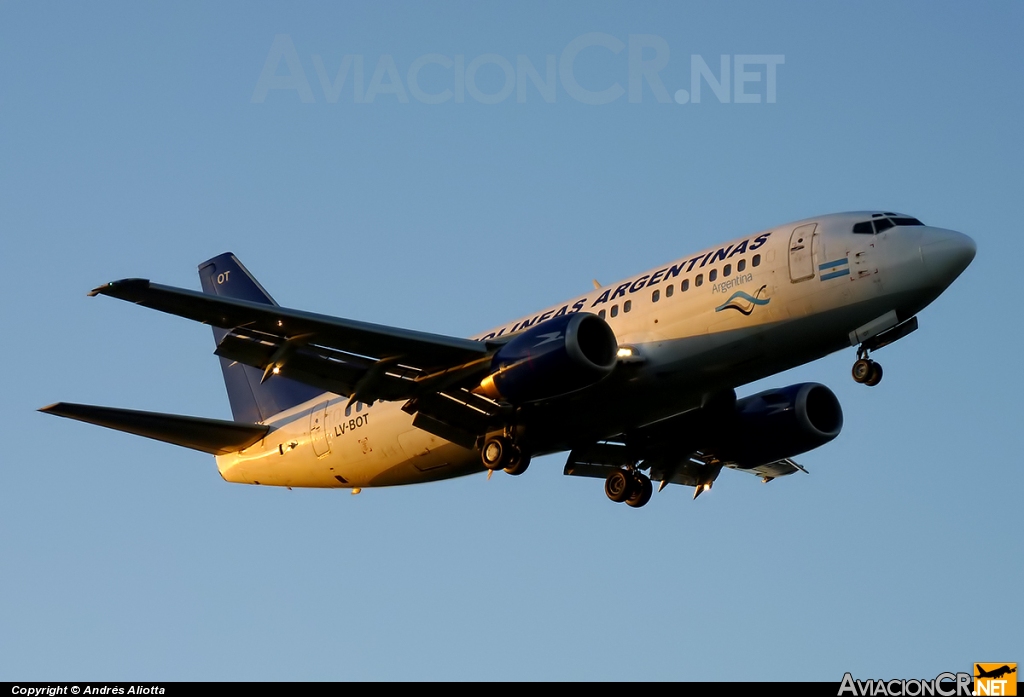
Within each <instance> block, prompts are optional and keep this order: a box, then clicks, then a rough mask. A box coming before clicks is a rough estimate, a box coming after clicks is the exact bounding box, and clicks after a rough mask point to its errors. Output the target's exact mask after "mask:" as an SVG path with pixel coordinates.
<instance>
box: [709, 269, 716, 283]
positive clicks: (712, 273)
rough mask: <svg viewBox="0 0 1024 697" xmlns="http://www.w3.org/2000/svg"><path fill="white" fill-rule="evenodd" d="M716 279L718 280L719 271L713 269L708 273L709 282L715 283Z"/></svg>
mask: <svg viewBox="0 0 1024 697" xmlns="http://www.w3.org/2000/svg"><path fill="white" fill-rule="evenodd" d="M716 278H718V269H711V271H710V272H709V273H708V281H709V282H710V283H714V282H715V279H716Z"/></svg>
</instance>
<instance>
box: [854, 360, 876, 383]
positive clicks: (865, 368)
mask: <svg viewBox="0 0 1024 697" xmlns="http://www.w3.org/2000/svg"><path fill="white" fill-rule="evenodd" d="M873 364H874V361H869V360H867V359H866V358H860V359H858V360H857V362H856V363H854V364H853V370H852V371H851V373H852V374H853V380H854V382H859V383H865V382H867V381H868V378H870V377H871V366H872V365H873Z"/></svg>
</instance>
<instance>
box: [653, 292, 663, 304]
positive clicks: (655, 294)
mask: <svg viewBox="0 0 1024 697" xmlns="http://www.w3.org/2000/svg"><path fill="white" fill-rule="evenodd" d="M659 300H661V291H660V290H656V291H654V292H653V293H651V302H652V303H656V302H658V301H659Z"/></svg>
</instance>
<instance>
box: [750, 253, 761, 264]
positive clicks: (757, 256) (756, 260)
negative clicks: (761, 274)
mask: <svg viewBox="0 0 1024 697" xmlns="http://www.w3.org/2000/svg"><path fill="white" fill-rule="evenodd" d="M750 265H751V266H760V265H761V255H760V254H755V255H754V258H753V259H751V260H750Z"/></svg>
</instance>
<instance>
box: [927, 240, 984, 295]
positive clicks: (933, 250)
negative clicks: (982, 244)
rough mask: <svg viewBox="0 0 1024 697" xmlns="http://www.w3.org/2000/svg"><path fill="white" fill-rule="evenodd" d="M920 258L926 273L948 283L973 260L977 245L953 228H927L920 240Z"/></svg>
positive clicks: (944, 283) (945, 283)
mask: <svg viewBox="0 0 1024 697" xmlns="http://www.w3.org/2000/svg"><path fill="white" fill-rule="evenodd" d="M922 243H923V244H922V245H921V260H922V261H923V262H924V267H925V269H926V270H927V271H928V274H929V275H930V276H931V277H932V278H934V279H935V280H936V281H939V282H941V283H942V284H943V285H949V284H950V283H952V282H953V280H954V279H956V277H957V276H959V275H960V274H961V273H963V271H964V269H966V268H967V266H968V265H969V264H970V263H971V261H973V260H974V255H975V253H976V252H977V251H978V245H976V244H975V243H974V240H972V239H971V238H970V237H968V236H967V235H964V234H963V233H960V232H955V231H953V230H937V229H931V230H928V231H927V233H926V234H925V236H924V239H923V240H922Z"/></svg>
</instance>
